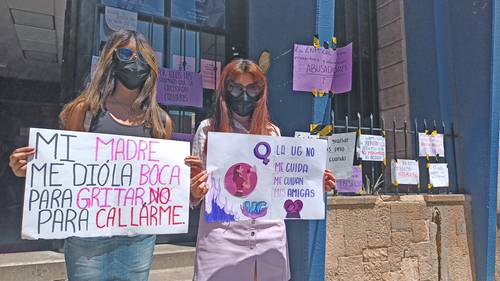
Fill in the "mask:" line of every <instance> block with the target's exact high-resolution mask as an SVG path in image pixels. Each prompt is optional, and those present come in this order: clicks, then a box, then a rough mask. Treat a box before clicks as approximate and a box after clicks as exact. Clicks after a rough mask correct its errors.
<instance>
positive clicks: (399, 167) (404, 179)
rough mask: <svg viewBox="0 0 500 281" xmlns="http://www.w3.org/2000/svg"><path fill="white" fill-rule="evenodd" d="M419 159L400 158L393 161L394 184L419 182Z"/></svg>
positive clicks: (392, 177) (414, 183)
mask: <svg viewBox="0 0 500 281" xmlns="http://www.w3.org/2000/svg"><path fill="white" fill-rule="evenodd" d="M419 175H420V174H419V168H418V161H416V160H406V159H398V160H392V162H391V179H392V183H393V184H396V185H397V184H412V185H417V184H419V179H420V177H419Z"/></svg>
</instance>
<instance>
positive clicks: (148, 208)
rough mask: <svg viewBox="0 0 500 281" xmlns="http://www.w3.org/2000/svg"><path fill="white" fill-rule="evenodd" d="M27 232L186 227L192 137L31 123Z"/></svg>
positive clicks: (51, 234)
mask: <svg viewBox="0 0 500 281" xmlns="http://www.w3.org/2000/svg"><path fill="white" fill-rule="evenodd" d="M29 144H30V146H32V147H34V148H35V149H36V154H35V155H34V157H33V158H32V159H31V160H30V161H29V162H28V166H27V173H26V186H25V187H26V188H25V193H24V209H23V227H22V235H23V238H27V239H40V238H44V239H52V238H56V239H59V238H66V237H70V236H79V237H97V236H114V235H135V234H169V233H186V232H187V231H188V224H189V184H190V182H189V181H190V179H189V177H190V170H189V167H187V166H186V165H184V158H185V157H186V156H188V155H189V143H188V142H179V141H171V140H162V139H150V138H140V137H131V136H120V135H108V134H95V133H83V132H72V131H60V130H47V129H30V137H29Z"/></svg>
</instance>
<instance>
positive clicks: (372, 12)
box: [332, 0, 379, 126]
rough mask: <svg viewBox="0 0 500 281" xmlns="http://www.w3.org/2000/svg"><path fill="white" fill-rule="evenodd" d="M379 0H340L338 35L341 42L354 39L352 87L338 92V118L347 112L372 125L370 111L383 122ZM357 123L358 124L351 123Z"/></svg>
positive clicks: (340, 120)
mask: <svg viewBox="0 0 500 281" xmlns="http://www.w3.org/2000/svg"><path fill="white" fill-rule="evenodd" d="M375 5H376V1H375V0H368V1H366V0H336V1H335V36H336V37H337V40H338V41H337V44H338V46H345V45H347V44H349V43H350V42H352V43H353V53H352V62H353V66H352V91H351V92H349V93H345V94H338V95H335V96H334V98H333V105H332V108H333V110H334V112H335V120H338V122H337V123H338V124H342V125H345V124H343V122H345V121H344V120H346V118H345V117H346V116H348V117H349V120H357V114H358V112H359V113H360V115H361V121H362V125H363V126H369V125H370V114H373V116H374V122H375V124H374V125H375V126H379V118H378V117H379V111H378V85H377V60H376V58H377V22H376V20H377V15H376V7H375ZM350 125H354V126H355V125H357V124H350Z"/></svg>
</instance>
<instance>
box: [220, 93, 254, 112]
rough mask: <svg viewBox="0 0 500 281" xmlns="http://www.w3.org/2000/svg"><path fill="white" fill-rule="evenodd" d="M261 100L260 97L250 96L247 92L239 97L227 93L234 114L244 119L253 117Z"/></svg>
mask: <svg viewBox="0 0 500 281" xmlns="http://www.w3.org/2000/svg"><path fill="white" fill-rule="evenodd" d="M259 98H260V96H255V97H252V96H250V95H249V94H248V93H247V92H246V91H245V92H244V93H242V94H241V95H239V96H237V97H235V96H233V95H231V93H227V101H228V103H229V108H230V109H231V111H232V112H234V113H236V114H238V115H239V116H242V117H248V116H250V115H252V113H253V111H254V109H255V106H256V104H257V101H258V100H259Z"/></svg>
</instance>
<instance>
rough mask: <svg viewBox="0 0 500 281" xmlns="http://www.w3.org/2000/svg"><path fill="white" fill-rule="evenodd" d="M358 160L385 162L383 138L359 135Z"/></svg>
mask: <svg viewBox="0 0 500 281" xmlns="http://www.w3.org/2000/svg"><path fill="white" fill-rule="evenodd" d="M357 154H358V158H361V160H364V161H378V162H382V161H384V160H385V138H384V137H383V136H374V135H360V136H359V138H358V147H357Z"/></svg>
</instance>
